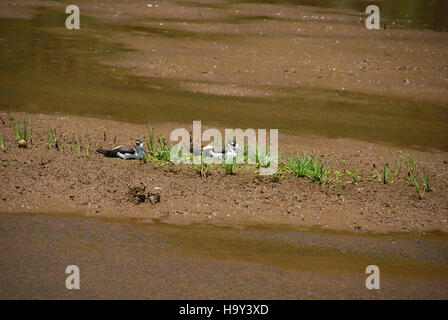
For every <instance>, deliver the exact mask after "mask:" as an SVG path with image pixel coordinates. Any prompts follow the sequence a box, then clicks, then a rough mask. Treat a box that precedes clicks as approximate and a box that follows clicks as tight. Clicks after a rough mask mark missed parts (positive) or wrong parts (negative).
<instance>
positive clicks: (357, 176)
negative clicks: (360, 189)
mask: <svg viewBox="0 0 448 320" xmlns="http://www.w3.org/2000/svg"><path fill="white" fill-rule="evenodd" d="M345 173H347V175H348V176H349V177H350V179H351V180H352V182H353V183H354V184H358V182H359V181H360V180H361V175H360V174H359V173H358V172H356V171H348V170H345Z"/></svg>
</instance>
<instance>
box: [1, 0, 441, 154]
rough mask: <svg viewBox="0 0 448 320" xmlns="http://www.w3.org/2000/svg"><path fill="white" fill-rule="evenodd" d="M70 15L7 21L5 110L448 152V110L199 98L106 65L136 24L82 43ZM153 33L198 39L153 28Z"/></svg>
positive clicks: (344, 96) (352, 98) (111, 27)
mask: <svg viewBox="0 0 448 320" xmlns="http://www.w3.org/2000/svg"><path fill="white" fill-rule="evenodd" d="M65 18H66V15H65V14H64V12H63V11H61V10H59V11H57V10H55V9H49V8H41V9H38V10H36V15H35V16H34V17H33V18H32V19H30V20H23V19H0V109H3V110H17V111H28V112H34V113H40V112H44V113H64V114H75V115H85V116H94V117H101V118H112V119H117V120H123V121H129V122H137V123H146V122H147V121H148V120H151V121H152V122H153V123H156V122H164V121H167V122H180V123H191V122H192V121H193V120H198V119H200V120H202V121H203V123H205V124H209V125H219V126H226V127H234V128H235V127H255V128H278V129H279V130H280V132H284V133H293V134H301V133H307V134H317V135H322V136H328V137H348V138H356V139H361V140H367V141H383V142H390V143H394V144H397V145H401V146H421V147H422V148H427V149H428V148H429V149H431V148H435V149H440V150H448V121H447V117H448V114H447V112H446V107H445V106H439V105H432V104H429V103H418V102H415V101H410V100H406V99H398V98H396V99H395V98H394V99H390V98H386V97H381V96H374V95H367V94H354V93H348V92H347V93H341V92H336V91H331V90H321V89H302V91H300V90H296V89H294V92H293V96H292V97H280V98H242V97H224V96H216V95H207V94H201V93H192V92H188V91H184V90H181V89H180V88H179V85H178V82H176V81H171V80H170V81H168V80H163V79H158V78H157V79H156V78H150V77H138V76H133V75H130V74H129V72H127V70H120V69H115V68H113V67H111V66H105V65H101V64H100V63H101V62H102V61H103V60H104V59H109V58H111V57H117V56H120V55H121V54H123V53H124V52H126V51H128V50H129V49H126V48H125V47H123V46H122V45H120V44H111V43H110V42H106V41H105V40H104V39H106V38H108V37H112V38H113V37H114V36H115V37H116V35H117V34H118V32H132V28H131V27H130V26H127V25H121V24H119V23H116V24H115V23H105V22H104V23H103V22H101V23H100V22H98V21H97V20H95V19H92V18H88V17H83V28H85V29H88V30H89V32H88V33H87V32H86V33H79V34H77V35H76V36H74V35H73V34H72V33H70V32H67V31H66V30H65V28H64V25H63V23H61V21H64V19H65ZM147 36H148V37H187V36H191V35H190V34H189V33H188V34H183V33H176V34H171V33H160V32H150V31H148V35H147ZM214 36H216V37H218V38H219V37H220V35H214ZM117 39H118V38H117ZM279 90H284V91H285V92H287V93H292V92H291V90H290V89H289V88H283V89H279ZM347 100H348V101H347Z"/></svg>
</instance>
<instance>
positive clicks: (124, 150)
mask: <svg viewBox="0 0 448 320" xmlns="http://www.w3.org/2000/svg"><path fill="white" fill-rule="evenodd" d="M143 144H144V143H143V141H140V140H136V141H135V145H134V146H133V147H132V146H128V145H121V146H117V147H115V148H113V149H111V150H103V149H98V150H96V151H97V152H99V153H101V154H103V155H104V156H105V157H110V158H115V157H118V158H121V159H143V158H144V157H145V150H144V149H143Z"/></svg>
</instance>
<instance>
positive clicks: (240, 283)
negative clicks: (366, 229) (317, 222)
mask: <svg viewBox="0 0 448 320" xmlns="http://www.w3.org/2000/svg"><path fill="white" fill-rule="evenodd" d="M445 237H446V236H443V235H426V236H420V237H417V236H416V235H406V236H403V235H395V236H392V235H376V236H360V235H354V234H350V233H337V232H322V231H316V230H311V229H305V228H300V229H298V228H291V227H282V226H267V225H264V226H252V227H246V228H221V227H214V226H207V225H192V226H174V225H168V224H164V223H161V222H157V221H155V222H152V223H150V222H146V223H145V222H144V221H139V220H131V219H110V218H101V219H96V218H91V217H83V216H77V215H63V214H15V215H13V214H0V243H1V248H2V250H0V271H1V272H0V298H8V299H11V298H12V299H16V298H57V299H59V298H62V299H71V298H124V299H127V298H152V299H160V298H166V299H171V298H173V299H198V298H199V299H200V298H204V299H208V298H224V299H228V298H232V299H245V298H256V299H260V298H266V299H277V298H283V299H297V298H400V299H406V298H437V299H446V298H448V281H447V280H448V245H447V242H446V239H445ZM72 264H75V265H77V266H78V267H79V268H80V275H81V289H80V290H77V291H73V290H67V289H66V288H65V278H66V276H67V275H66V274H65V268H66V267H67V266H68V265H72ZM371 264H374V265H377V266H378V267H379V268H380V275H381V282H380V283H381V289H380V290H373V291H371V290H367V289H366V288H365V279H366V277H367V274H365V268H366V267H367V266H368V265H371Z"/></svg>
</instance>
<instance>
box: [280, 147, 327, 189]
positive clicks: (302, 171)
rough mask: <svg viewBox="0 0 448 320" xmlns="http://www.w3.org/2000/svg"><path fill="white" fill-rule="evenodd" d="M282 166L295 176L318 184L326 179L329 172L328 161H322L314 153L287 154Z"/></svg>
mask: <svg viewBox="0 0 448 320" xmlns="http://www.w3.org/2000/svg"><path fill="white" fill-rule="evenodd" d="M284 166H285V167H286V168H287V169H289V170H290V171H291V172H293V173H294V174H295V176H296V177H297V178H305V177H306V178H308V179H310V180H311V181H313V182H314V181H315V182H319V184H322V183H324V182H325V181H327V178H328V175H329V174H330V168H329V165H328V163H324V162H322V161H321V160H319V158H318V157H316V156H314V155H307V154H296V155H295V156H294V157H291V156H287V157H286V161H285V163H284Z"/></svg>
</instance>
